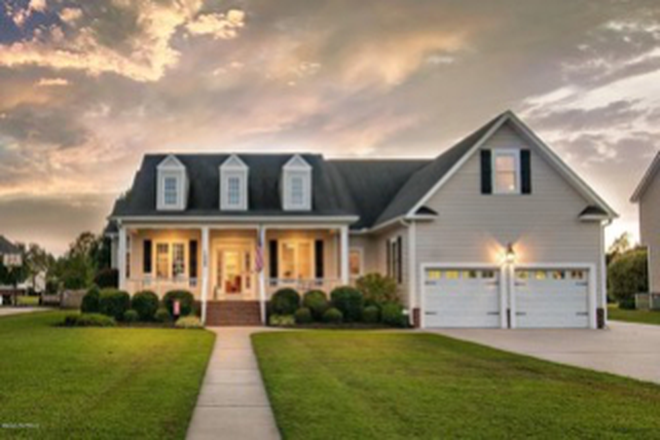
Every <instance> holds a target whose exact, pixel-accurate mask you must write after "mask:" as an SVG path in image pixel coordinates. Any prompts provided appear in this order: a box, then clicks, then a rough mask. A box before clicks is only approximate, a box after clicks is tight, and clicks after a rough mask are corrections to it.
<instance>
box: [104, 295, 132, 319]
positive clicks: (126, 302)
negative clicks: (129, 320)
mask: <svg viewBox="0 0 660 440" xmlns="http://www.w3.org/2000/svg"><path fill="white" fill-rule="evenodd" d="M130 308H131V297H130V295H129V294H128V293H126V292H124V291H123V290H117V289H103V290H101V294H100V296H99V312H101V313H102V314H104V315H106V316H112V317H113V318H115V319H116V320H117V321H121V320H122V319H124V313H126V310H128V309H130Z"/></svg>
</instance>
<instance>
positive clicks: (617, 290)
mask: <svg viewBox="0 0 660 440" xmlns="http://www.w3.org/2000/svg"><path fill="white" fill-rule="evenodd" d="M607 287H608V293H609V295H611V296H612V297H613V298H614V299H616V300H617V301H618V302H619V304H621V303H623V304H624V307H625V306H630V305H631V304H632V308H634V307H635V306H634V304H635V294H636V293H647V292H648V291H649V286H648V265H647V260H646V250H644V249H633V250H631V251H628V252H626V253H624V254H621V255H619V256H617V257H615V258H614V260H612V261H611V262H610V264H609V265H608V266H607Z"/></svg>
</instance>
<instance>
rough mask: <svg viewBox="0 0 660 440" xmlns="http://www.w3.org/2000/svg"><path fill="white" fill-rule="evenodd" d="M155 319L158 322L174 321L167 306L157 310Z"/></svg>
mask: <svg viewBox="0 0 660 440" xmlns="http://www.w3.org/2000/svg"><path fill="white" fill-rule="evenodd" d="M154 319H155V320H156V321H158V322H163V323H166V322H170V321H172V315H170V312H169V310H167V309H166V308H165V307H161V308H159V309H158V310H156V314H155V315H154Z"/></svg>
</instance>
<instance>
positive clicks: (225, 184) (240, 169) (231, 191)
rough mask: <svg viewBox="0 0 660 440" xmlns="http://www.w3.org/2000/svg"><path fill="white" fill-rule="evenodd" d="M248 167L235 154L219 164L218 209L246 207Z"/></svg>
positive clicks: (243, 209) (240, 209) (242, 208)
mask: <svg viewBox="0 0 660 440" xmlns="http://www.w3.org/2000/svg"><path fill="white" fill-rule="evenodd" d="M247 180H248V167H247V165H246V164H245V162H243V161H242V160H241V159H240V158H239V157H238V156H236V155H235V154H234V155H232V156H230V157H229V159H227V160H226V161H225V162H224V163H223V164H222V165H221V166H220V209H222V210H226V211H245V210H247V208H248V187H247V186H248V183H247Z"/></svg>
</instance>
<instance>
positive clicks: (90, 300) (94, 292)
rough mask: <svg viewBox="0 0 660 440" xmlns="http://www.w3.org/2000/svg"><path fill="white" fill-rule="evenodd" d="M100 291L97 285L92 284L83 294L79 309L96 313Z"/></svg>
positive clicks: (83, 311)
mask: <svg viewBox="0 0 660 440" xmlns="http://www.w3.org/2000/svg"><path fill="white" fill-rule="evenodd" d="M100 296H101V291H100V290H99V288H98V287H96V286H94V287H92V288H91V289H89V290H88V291H87V293H86V294H85V296H83V299H82V304H81V305H80V311H81V312H82V313H98V312H99V298H100Z"/></svg>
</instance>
